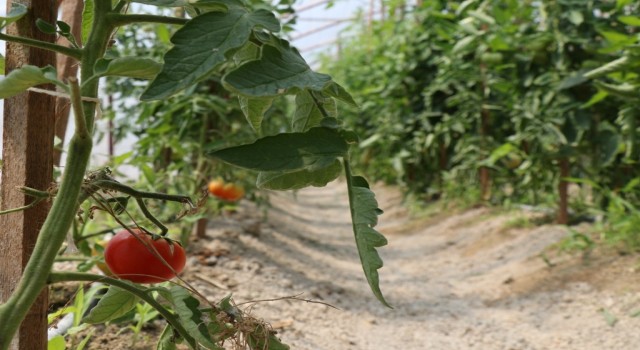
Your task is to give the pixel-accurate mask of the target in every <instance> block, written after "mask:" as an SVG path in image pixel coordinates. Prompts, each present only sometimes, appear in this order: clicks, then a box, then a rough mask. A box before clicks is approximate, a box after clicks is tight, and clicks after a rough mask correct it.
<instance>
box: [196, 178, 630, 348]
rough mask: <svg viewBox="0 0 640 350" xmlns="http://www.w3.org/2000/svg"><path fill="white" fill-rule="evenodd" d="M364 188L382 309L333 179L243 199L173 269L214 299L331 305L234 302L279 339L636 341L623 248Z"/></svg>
mask: <svg viewBox="0 0 640 350" xmlns="http://www.w3.org/2000/svg"><path fill="white" fill-rule="evenodd" d="M373 190H374V192H376V193H377V196H378V200H379V202H380V207H381V208H382V209H383V210H385V211H386V213H385V214H384V215H382V216H381V218H380V225H379V226H378V229H379V230H380V231H381V232H382V233H383V234H385V235H386V236H387V238H388V239H389V245H388V246H386V247H383V248H382V249H380V250H379V251H380V253H381V256H382V257H383V259H384V262H385V267H384V268H383V269H381V270H380V276H381V288H382V291H383V293H384V294H385V296H386V298H387V299H388V301H389V302H390V303H391V304H392V305H393V307H394V308H393V309H388V308H386V307H384V306H382V305H381V304H380V303H379V302H378V301H377V300H376V299H375V297H374V296H373V295H372V293H371V292H370V291H369V289H368V285H367V284H366V281H365V279H364V275H363V273H362V271H361V267H360V264H359V259H358V256H357V251H356V249H355V244H354V241H353V235H352V233H351V226H350V221H349V210H348V206H347V197H346V196H347V194H346V189H345V186H344V184H342V183H339V182H336V183H333V184H331V185H329V186H328V187H327V188H312V189H306V190H302V191H300V192H298V193H297V194H292V193H273V194H272V195H271V201H272V204H273V207H272V208H271V209H270V210H269V211H268V213H267V215H266V219H264V220H260V219H259V216H258V217H256V214H258V213H257V209H256V208H255V207H253V206H252V205H250V204H246V205H245V206H244V208H243V210H242V211H241V212H240V213H239V214H237V215H236V216H234V217H227V218H222V219H220V220H218V221H215V222H212V223H211V229H210V231H209V232H208V235H209V237H208V238H207V239H203V240H200V241H197V242H195V243H194V244H193V245H192V247H191V249H192V250H193V252H194V253H196V254H197V255H199V256H200V258H199V262H195V261H194V262H193V263H194V264H193V265H194V267H193V268H192V269H191V271H190V272H189V273H188V274H187V275H186V277H187V278H188V280H189V281H191V282H192V283H194V285H195V286H197V287H198V288H199V289H201V290H203V291H205V292H206V293H207V295H210V296H211V297H212V298H214V299H219V298H221V297H222V296H224V295H226V294H228V293H229V292H233V295H234V299H235V301H236V302H237V303H244V302H247V301H252V300H260V299H277V298H282V297H285V296H292V295H299V296H300V297H301V298H306V299H312V300H316V301H322V302H325V303H329V304H331V305H333V306H335V307H336V308H338V309H339V310H336V309H333V308H330V307H328V306H325V305H321V304H316V303H308V302H304V301H298V300H287V299H285V300H277V301H269V302H258V303H250V304H244V305H243V307H250V311H251V313H252V314H253V315H254V316H257V317H261V318H264V319H265V320H267V321H269V322H271V323H272V325H273V327H274V328H275V329H277V330H278V332H279V336H280V337H281V339H282V340H283V341H284V342H286V343H288V344H290V345H291V347H292V349H309V350H316V349H362V350H383V349H405V350H411V349H416V350H417V349H637V348H638V344H640V332H639V331H638V330H639V329H640V317H639V316H640V315H639V312H640V294H638V290H639V288H640V283H639V282H640V280H639V279H640V278H639V276H638V273H637V272H636V271H635V269H634V266H637V257H632V256H626V257H625V256H620V255H619V254H616V253H615V252H607V251H605V252H602V251H596V252H594V253H592V254H591V255H590V256H589V257H588V259H583V258H581V257H580V256H571V255H567V254H557V253H554V252H553V250H549V247H550V246H552V245H553V244H554V243H557V242H559V241H560V240H562V239H563V238H565V237H567V235H568V230H567V228H565V227H561V226H554V225H543V226H537V227H530V228H511V229H510V228H509V226H513V225H510V224H509V223H510V222H513V221H514V220H513V218H514V215H528V214H518V213H514V212H509V213H502V214H500V213H496V212H493V211H492V210H490V209H487V208H477V209H471V210H467V211H463V212H459V213H451V212H449V213H446V212H445V213H440V214H437V215H435V216H433V217H431V218H429V219H422V220H418V219H412V218H411V217H410V216H409V215H408V214H407V213H406V211H405V210H404V209H403V208H402V205H401V195H400V194H399V193H397V192H396V191H394V190H393V189H389V188H385V187H381V186H379V187H374V188H373ZM578 229H587V228H585V227H582V228H578ZM541 253H545V256H547V257H548V259H549V261H548V262H545V261H544V260H543V259H542V258H541ZM216 255H217V256H216ZM207 256H208V257H207ZM549 262H550V263H551V266H550V264H549ZM208 265H211V266H208Z"/></svg>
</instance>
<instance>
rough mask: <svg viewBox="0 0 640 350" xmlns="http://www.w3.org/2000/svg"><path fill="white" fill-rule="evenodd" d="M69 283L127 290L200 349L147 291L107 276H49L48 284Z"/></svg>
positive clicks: (76, 274)
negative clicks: (92, 284) (93, 284)
mask: <svg viewBox="0 0 640 350" xmlns="http://www.w3.org/2000/svg"><path fill="white" fill-rule="evenodd" d="M69 281H84V282H101V283H104V284H108V285H110V286H114V287H118V288H120V289H123V290H126V291H127V292H129V293H131V294H133V295H135V296H137V297H139V298H140V299H142V300H144V301H145V302H146V303H147V304H149V305H151V306H152V307H153V308H154V309H156V310H157V311H158V312H159V313H160V314H161V315H162V317H164V318H165V320H167V322H168V323H169V324H170V325H171V326H172V327H173V328H174V329H175V330H176V331H177V332H178V333H180V335H181V336H182V337H183V338H184V339H185V341H186V342H187V343H189V345H190V346H191V347H192V348H194V349H196V348H197V347H198V344H197V342H196V341H195V339H193V337H191V336H190V335H189V332H187V330H186V329H185V328H184V327H183V326H182V324H181V323H180V320H179V319H178V318H177V317H176V316H175V315H174V314H173V313H171V312H170V311H169V310H167V309H166V308H165V307H164V306H162V305H161V304H160V303H159V302H158V301H156V300H155V299H154V298H153V297H152V296H151V295H149V294H147V290H145V289H141V288H139V287H137V286H136V285H134V284H131V283H128V282H125V281H122V280H119V279H115V278H111V277H106V276H100V275H94V274H90V273H82V272H52V273H51V274H50V275H49V279H48V283H49V284H51V283H58V282H69Z"/></svg>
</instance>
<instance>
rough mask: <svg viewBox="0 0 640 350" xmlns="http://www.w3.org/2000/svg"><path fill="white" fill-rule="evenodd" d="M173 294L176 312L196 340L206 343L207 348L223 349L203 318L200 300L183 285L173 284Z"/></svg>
mask: <svg viewBox="0 0 640 350" xmlns="http://www.w3.org/2000/svg"><path fill="white" fill-rule="evenodd" d="M171 296H172V298H173V302H174V304H175V310H174V311H175V312H176V313H177V314H178V318H180V323H182V325H183V326H184V328H185V329H186V330H187V332H189V335H191V336H192V337H193V338H194V339H195V340H196V341H198V342H199V343H201V344H202V345H204V346H205V347H206V348H207V349H213V350H223V349H222V348H221V347H219V346H217V345H216V344H214V343H213V340H212V339H211V336H210V335H209V331H208V330H207V325H206V323H205V322H204V320H203V317H202V312H201V311H200V309H199V308H198V306H200V302H199V301H198V299H196V298H194V297H192V296H191V294H189V291H188V290H186V289H185V288H184V287H182V286H172V287H171Z"/></svg>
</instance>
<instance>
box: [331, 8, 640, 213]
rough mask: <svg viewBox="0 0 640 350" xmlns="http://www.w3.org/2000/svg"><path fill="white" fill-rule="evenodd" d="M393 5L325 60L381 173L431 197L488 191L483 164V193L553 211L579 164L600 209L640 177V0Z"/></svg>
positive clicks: (368, 160)
mask: <svg viewBox="0 0 640 350" xmlns="http://www.w3.org/2000/svg"><path fill="white" fill-rule="evenodd" d="M395 6H396V7H393V6H392V8H390V9H389V11H388V15H387V16H386V18H384V19H383V20H380V21H374V22H373V23H371V25H370V26H365V25H358V24H357V23H362V22H364V21H361V22H357V23H356V24H354V26H353V27H352V29H351V32H349V33H348V34H349V35H348V36H345V38H344V39H342V43H341V45H340V47H341V51H340V53H339V56H338V57H337V58H336V57H326V58H325V59H324V67H325V69H326V70H327V71H329V72H330V73H331V75H332V76H333V77H334V78H335V79H336V80H338V81H341V82H344V84H345V87H346V89H347V90H349V91H350V92H352V93H353V94H354V96H356V100H357V101H358V102H359V104H360V105H361V107H362V108H361V109H358V110H355V109H349V110H346V112H344V113H342V116H343V118H344V119H345V121H346V124H347V125H349V126H350V127H351V128H353V129H354V130H355V131H356V132H357V133H358V134H359V135H361V136H362V137H363V139H364V141H363V142H361V143H360V144H359V147H358V148H357V149H356V151H357V152H356V155H357V156H358V157H359V159H360V162H359V163H360V164H362V169H363V170H364V171H365V173H366V174H368V175H369V176H370V177H372V178H374V179H379V180H385V181H387V182H394V183H399V184H402V185H405V186H406V188H407V190H408V191H410V192H413V193H414V194H417V195H418V196H421V197H422V198H425V199H430V198H437V197H441V196H443V195H444V196H460V195H468V194H469V193H480V192H481V191H480V189H481V187H482V185H483V184H482V181H483V179H482V176H481V173H482V171H483V169H486V170H488V172H489V174H490V183H489V186H490V188H489V189H492V191H490V192H489V193H488V196H487V197H486V198H484V199H486V200H491V201H493V202H494V203H496V202H507V203H508V202H514V201H519V202H529V203H533V204H551V203H552V202H555V201H556V196H555V195H554V192H555V191H556V188H557V185H558V183H559V182H560V181H562V177H561V175H560V163H562V162H568V163H569V166H570V174H571V176H572V177H577V178H587V179H591V180H593V181H594V183H596V184H598V185H599V186H598V187H596V188H593V189H594V192H593V195H594V199H593V202H592V205H595V206H596V207H600V208H606V203H607V202H608V199H607V198H608V197H609V196H608V194H607V193H608V192H607V191H604V190H603V189H614V188H622V187H624V186H625V185H626V184H628V183H629V182H630V181H633V179H634V178H637V174H638V170H639V164H640V155H639V153H638V151H637V150H638V146H639V141H638V138H637V136H636V135H637V132H638V124H637V119H638V114H637V102H638V97H637V96H638V91H639V83H638V75H637V74H636V73H635V71H637V67H638V64H639V62H640V61H639V60H638V50H637V48H636V47H635V46H634V43H635V42H636V40H635V39H634V35H635V34H634V33H635V31H636V29H637V27H636V26H637V22H636V20H637V17H636V16H635V15H634V14H635V13H636V12H637V10H638V6H639V5H638V4H637V3H636V2H617V3H616V2H598V1H582V2H575V1H541V2H539V3H538V5H537V6H531V4H529V3H526V2H520V1H491V0H486V1H464V2H462V1H448V2H444V1H436V0H432V1H423V2H421V5H420V6H417V7H415V8H409V7H406V6H405V5H404V4H396V5H395ZM582 187H584V191H585V192H589V191H590V189H589V188H588V187H590V186H588V185H584V184H583V185H582ZM621 196H622V197H623V198H626V199H632V198H636V197H637V195H636V194H631V193H628V192H627V193H623V194H622V193H621ZM477 199H479V198H476V200H477Z"/></svg>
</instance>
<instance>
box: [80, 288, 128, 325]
mask: <svg viewBox="0 0 640 350" xmlns="http://www.w3.org/2000/svg"><path fill="white" fill-rule="evenodd" d="M137 303H138V297H137V296H135V295H133V294H131V293H129V292H127V291H125V290H123V289H120V288H118V287H114V286H111V287H109V290H107V293H106V294H105V295H104V296H103V297H102V298H101V299H100V301H98V305H96V307H94V308H93V309H91V311H90V312H89V314H88V315H87V316H85V317H84V318H83V319H82V322H83V323H92V324H95V323H104V322H107V321H110V320H114V319H116V318H118V317H121V316H123V315H125V314H126V313H127V312H129V311H131V310H132V309H133V308H134V307H135V306H136V304H137Z"/></svg>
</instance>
